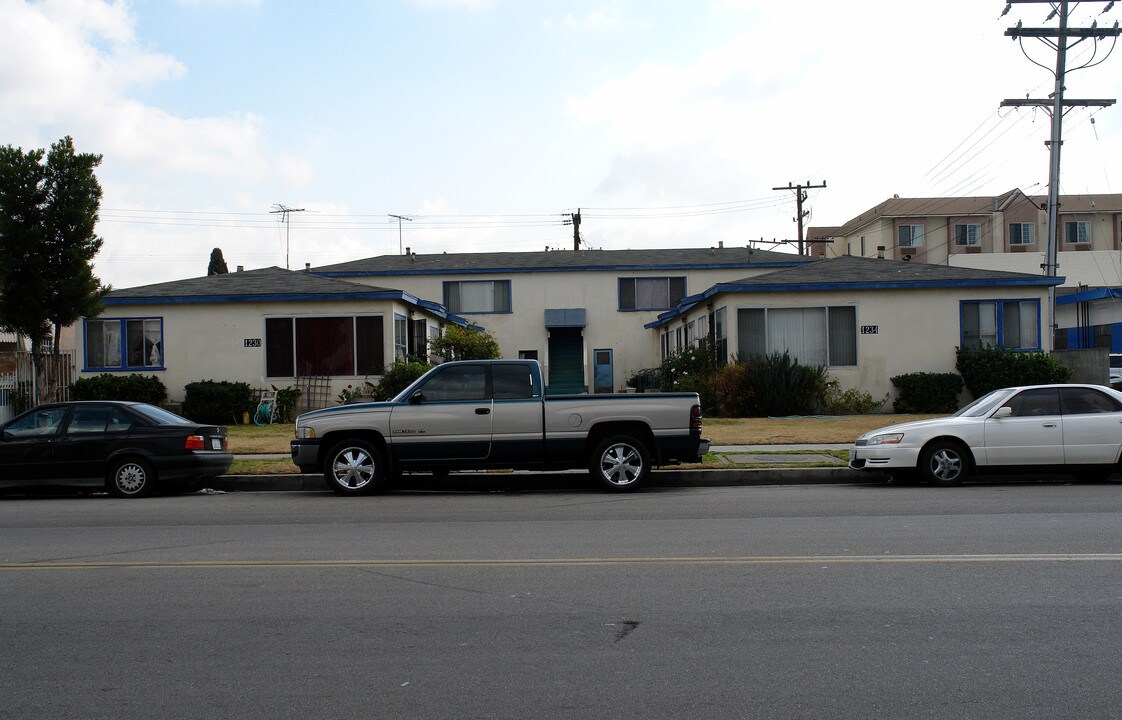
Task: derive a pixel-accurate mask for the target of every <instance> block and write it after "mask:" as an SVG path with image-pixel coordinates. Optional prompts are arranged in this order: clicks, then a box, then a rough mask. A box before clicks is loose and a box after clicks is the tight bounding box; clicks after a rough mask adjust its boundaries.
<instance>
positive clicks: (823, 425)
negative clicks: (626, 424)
mask: <svg viewBox="0 0 1122 720" xmlns="http://www.w3.org/2000/svg"><path fill="white" fill-rule="evenodd" d="M932 417H939V416H937V415H839V416H824V417H800V418H706V419H705V426H704V429H703V430H702V434H703V435H704V436H705V437H707V438H709V440H710V442H712V443H713V444H714V445H800V444H809V445H813V444H815V443H829V444H834V443H850V442H853V441H854V439H856V438H857V436H858V435H860V434H862V433H865V432H868V431H869V430H874V429H876V428H878V427H883V426H885V425H892V424H895V423H900V422H907V421H909V420H922V419H925V418H932ZM226 430H227V432H228V433H229V436H230V452H232V453H234V454H235V455H255V454H278V453H288V451H289V446H288V443H289V441H290V440H292V438H293V437H294V433H295V426H294V425H292V424H291V423H289V424H286V425H266V426H265V427H258V426H257V425H231V426H229V427H227V428H226Z"/></svg>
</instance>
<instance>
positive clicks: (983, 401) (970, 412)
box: [953, 389, 1009, 417]
mask: <svg viewBox="0 0 1122 720" xmlns="http://www.w3.org/2000/svg"><path fill="white" fill-rule="evenodd" d="M1008 395H1009V391H1008V390H1007V389H1005V390H994V391H993V392H991V393H989V394H988V395H983V396H982V397H980V398H978V399H977V400H975V401H974V402H972V403H970V404H969V405H967V406H966V407H964V408H962V409H961V410H959V411H958V412H956V413H955V414H954V416H953V417H980V416H982V415H985V414H986V413H988V412H989V411H990V410H993V409H994V408H995V407H997V405H998V403H1000V402H1001V401H1003V400H1004V399H1005V398H1006V397H1008Z"/></svg>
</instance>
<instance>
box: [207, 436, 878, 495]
mask: <svg viewBox="0 0 1122 720" xmlns="http://www.w3.org/2000/svg"><path fill="white" fill-rule="evenodd" d="M849 447H850V446H849V445H848V444H845V445H830V444H816V445H722V446H716V447H713V448H711V449H710V452H712V453H713V454H715V455H717V456H718V457H720V458H721V460H722V461H723V462H725V463H727V465H728V467H722V468H712V469H710V468H706V469H694V468H688V469H687V468H675V467H667V468H665V469H660V470H655V471H654V472H653V473H651V478H650V480H649V481H648V482H647V487H730V486H740V485H813V484H837V483H856V484H866V483H882V482H884V481H885V479H886V478H885V476H884V475H882V474H878V473H867V472H858V471H856V470H850V469H849V468H848V467H846V461H845V460H842V459H839V458H836V457H834V456H832V455H828V454H825V451H827V450H848V449H849ZM238 457H262V458H264V457H270V458H284V457H287V456H286V455H258V456H238ZM801 463H802V464H805V463H814V464H819V465H821V464H824V463H834V464H835V465H833V466H831V467H806V466H805V465H800V464H801ZM744 465H767V467H742V466H744ZM205 486H206V487H209V488H211V489H214V490H222V491H226V492H234V491H242V492H267V491H286V492H301V491H304V492H330V489H329V488H328V487H327V483H326V482H325V481H324V479H323V476H322V475H318V474H316V475H300V474H294V475H223V476H222V477H219V478H215V479H214V480H211V481H210V482H208V483H205ZM594 488H596V485H595V483H593V481H592V480H591V478H589V476H588V473H587V472H584V471H583V470H569V471H564V472H531V471H521V470H519V471H513V472H483V471H464V472H456V473H453V474H452V475H451V476H449V477H447V478H442V479H436V478H433V477H432V476H431V475H428V474H424V473H417V474H407V475H405V476H404V477H403V478H402V480H401V481H400V482H399V483H397V484H395V486H394V489H400V490H437V491H460V490H463V491H469V490H475V491H490V492H496V491H520V490H526V491H529V490H538V491H540V490H577V489H594Z"/></svg>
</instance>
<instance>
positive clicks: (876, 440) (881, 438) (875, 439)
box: [868, 433, 904, 445]
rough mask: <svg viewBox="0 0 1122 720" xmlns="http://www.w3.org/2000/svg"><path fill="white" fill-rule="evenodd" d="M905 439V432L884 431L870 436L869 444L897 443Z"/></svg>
mask: <svg viewBox="0 0 1122 720" xmlns="http://www.w3.org/2000/svg"><path fill="white" fill-rule="evenodd" d="M903 439H904V433H884V434H883V435H873V436H872V437H871V438H869V443H868V444H869V445H895V444H897V443H899V442H900V441H901V440H903Z"/></svg>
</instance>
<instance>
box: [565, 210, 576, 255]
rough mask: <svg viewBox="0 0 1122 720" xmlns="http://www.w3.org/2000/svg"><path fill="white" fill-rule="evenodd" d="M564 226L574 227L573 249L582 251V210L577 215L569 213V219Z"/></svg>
mask: <svg viewBox="0 0 1122 720" xmlns="http://www.w3.org/2000/svg"><path fill="white" fill-rule="evenodd" d="M564 224H565V225H572V226H573V249H574V250H580V208H577V211H576V212H575V213H569V219H568V220H566V221H565V223H564Z"/></svg>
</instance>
